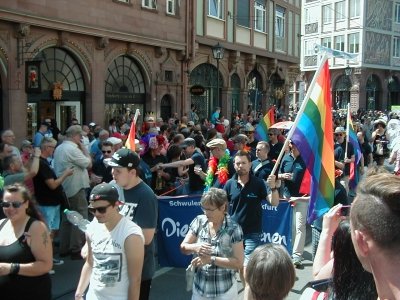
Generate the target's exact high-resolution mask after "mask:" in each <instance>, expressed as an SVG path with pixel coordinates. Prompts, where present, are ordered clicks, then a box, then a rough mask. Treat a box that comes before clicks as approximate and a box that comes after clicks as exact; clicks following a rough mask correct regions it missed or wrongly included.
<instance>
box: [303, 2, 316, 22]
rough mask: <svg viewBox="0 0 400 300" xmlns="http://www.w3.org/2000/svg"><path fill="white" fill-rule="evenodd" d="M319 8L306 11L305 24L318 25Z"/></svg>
mask: <svg viewBox="0 0 400 300" xmlns="http://www.w3.org/2000/svg"><path fill="white" fill-rule="evenodd" d="M318 17H319V14H318V7H317V6H314V7H310V8H306V10H305V24H311V23H316V22H318Z"/></svg>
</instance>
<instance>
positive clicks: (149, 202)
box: [108, 149, 158, 300]
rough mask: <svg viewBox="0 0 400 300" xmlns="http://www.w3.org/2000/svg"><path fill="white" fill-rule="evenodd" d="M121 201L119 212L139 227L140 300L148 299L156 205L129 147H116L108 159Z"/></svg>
mask: <svg viewBox="0 0 400 300" xmlns="http://www.w3.org/2000/svg"><path fill="white" fill-rule="evenodd" d="M108 164H109V165H110V166H111V167H112V174H113V177H114V180H115V182H116V184H117V185H118V186H119V187H120V188H122V189H119V192H120V194H119V196H120V197H119V199H120V200H121V201H124V206H123V207H122V208H121V211H120V213H121V214H122V215H124V216H126V217H128V218H129V219H131V220H132V221H133V222H135V223H136V224H138V225H139V226H140V227H141V228H142V231H143V235H144V244H145V254H144V262H143V270H142V282H141V284H140V300H147V299H149V295H150V288H151V281H152V278H153V275H154V272H155V259H154V252H155V244H154V234H155V230H156V227H157V218H158V206H157V197H156V195H155V194H154V192H153V190H152V189H151V188H150V187H149V186H148V185H147V184H146V183H144V182H143V181H142V179H140V172H141V169H140V166H139V165H140V157H139V155H137V154H136V153H135V152H133V151H131V150H129V149H120V150H118V151H117V152H115V153H114V155H113V156H112V158H111V159H110V160H109V161H108Z"/></svg>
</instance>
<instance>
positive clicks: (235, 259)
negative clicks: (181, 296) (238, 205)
mask: <svg viewBox="0 0 400 300" xmlns="http://www.w3.org/2000/svg"><path fill="white" fill-rule="evenodd" d="M200 205H201V208H202V210H203V211H204V215H199V216H197V217H196V218H195V219H194V220H193V221H192V223H191V224H190V229H189V232H188V233H187V235H186V237H185V239H184V240H183V242H182V244H181V251H182V252H183V253H184V254H187V255H190V254H194V258H193V259H192V261H191V264H192V266H193V267H194V268H195V276H194V282H193V294H192V300H199V299H213V300H225V299H226V300H228V299H229V300H233V299H237V298H238V291H237V287H236V278H235V273H236V270H237V269H240V268H241V267H242V266H243V259H244V252H243V251H244V250H243V232H242V229H241V227H240V226H239V224H237V223H236V222H235V221H233V220H232V219H231V218H230V216H229V215H228V214H227V208H228V198H227V195H226V192H225V191H224V190H222V189H217V188H210V190H209V191H208V192H206V193H204V194H203V196H202V197H201V200H200Z"/></svg>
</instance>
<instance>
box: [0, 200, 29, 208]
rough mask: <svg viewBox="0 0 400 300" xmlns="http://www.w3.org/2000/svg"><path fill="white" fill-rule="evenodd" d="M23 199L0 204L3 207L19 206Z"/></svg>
mask: <svg viewBox="0 0 400 300" xmlns="http://www.w3.org/2000/svg"><path fill="white" fill-rule="evenodd" d="M24 203H25V201H15V202H1V203H0V206H1V207H3V208H9V207H10V206H12V207H13V208H20V207H21V205H22V204H24Z"/></svg>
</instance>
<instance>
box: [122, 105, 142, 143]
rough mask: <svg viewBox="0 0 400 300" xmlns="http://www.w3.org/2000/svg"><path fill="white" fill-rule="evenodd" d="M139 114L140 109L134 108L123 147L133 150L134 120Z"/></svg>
mask: <svg viewBox="0 0 400 300" xmlns="http://www.w3.org/2000/svg"><path fill="white" fill-rule="evenodd" d="M139 116H140V110H139V109H136V111H135V115H134V117H133V120H132V121H131V129H130V130H129V135H128V138H127V139H126V142H125V147H126V148H128V149H130V150H132V151H135V138H136V122H137V119H138V117H139Z"/></svg>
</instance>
